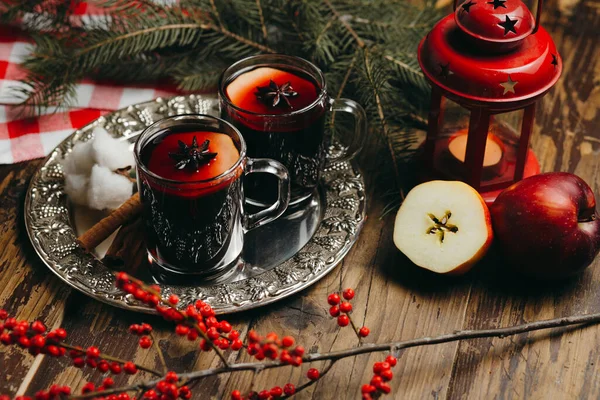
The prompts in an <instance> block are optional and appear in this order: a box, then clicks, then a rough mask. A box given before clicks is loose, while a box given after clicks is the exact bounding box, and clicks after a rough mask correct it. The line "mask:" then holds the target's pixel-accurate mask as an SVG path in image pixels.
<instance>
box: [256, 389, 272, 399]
mask: <svg viewBox="0 0 600 400" xmlns="http://www.w3.org/2000/svg"><path fill="white" fill-rule="evenodd" d="M269 397H271V393H269V391H268V390H262V391H261V392H260V393H258V398H259V399H260V400H268V399H269Z"/></svg>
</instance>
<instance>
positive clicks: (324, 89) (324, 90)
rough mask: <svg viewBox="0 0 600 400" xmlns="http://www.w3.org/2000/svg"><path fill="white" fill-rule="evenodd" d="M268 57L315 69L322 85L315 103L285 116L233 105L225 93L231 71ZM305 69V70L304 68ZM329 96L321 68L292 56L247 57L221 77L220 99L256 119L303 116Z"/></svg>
mask: <svg viewBox="0 0 600 400" xmlns="http://www.w3.org/2000/svg"><path fill="white" fill-rule="evenodd" d="M266 57H277V58H281V59H283V60H288V61H301V62H303V63H306V64H308V66H309V67H310V68H313V69H314V70H315V71H316V73H317V77H318V78H319V80H320V81H321V83H322V86H321V91H320V93H319V96H317V98H316V99H315V101H313V102H312V103H310V104H309V105H307V106H304V107H303V108H301V109H299V110H293V111H290V112H289V113H285V114H262V113H257V112H253V111H248V110H245V109H243V108H241V107H238V106H236V105H235V104H233V103H232V102H231V100H229V97H227V95H226V94H225V93H224V90H225V85H224V83H225V75H226V74H227V73H228V72H230V70H232V69H235V68H236V67H239V64H242V63H244V62H248V61H251V60H254V59H261V58H266ZM302 69H305V68H302ZM326 95H327V81H326V80H325V74H323V71H321V69H320V68H319V67H317V66H316V65H315V64H313V63H311V62H310V61H308V60H306V59H304V58H302V57H297V56H290V55H287V54H258V55H254V56H250V57H246V58H242V59H241V60H239V61H236V62H234V63H233V64H231V65H230V66H229V67H227V68H226V69H225V70H224V71H223V72H222V73H221V76H220V77H219V97H220V98H221V99H222V100H223V101H224V102H225V103H226V105H227V107H231V108H233V109H234V110H236V111H239V112H242V113H244V114H248V115H252V116H254V117H262V118H289V117H292V116H296V115H299V114H303V113H305V112H307V111H309V110H311V109H312V108H314V107H316V106H317V105H318V104H319V103H320V102H321V101H322V100H323V98H324V97H325V96H326Z"/></svg>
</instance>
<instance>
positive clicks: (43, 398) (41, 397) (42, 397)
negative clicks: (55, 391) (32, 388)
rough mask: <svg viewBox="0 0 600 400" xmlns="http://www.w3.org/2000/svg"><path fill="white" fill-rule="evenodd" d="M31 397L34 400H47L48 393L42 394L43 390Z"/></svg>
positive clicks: (48, 397)
mask: <svg viewBox="0 0 600 400" xmlns="http://www.w3.org/2000/svg"><path fill="white" fill-rule="evenodd" d="M7 397H8V396H7ZM33 397H34V398H35V400H49V399H50V394H49V393H48V392H44V391H43V390H40V391H39V392H36V393H35V395H34V396H33ZM1 398H2V396H0V399H1ZM8 400H10V397H9V398H8Z"/></svg>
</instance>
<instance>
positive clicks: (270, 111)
mask: <svg viewBox="0 0 600 400" xmlns="http://www.w3.org/2000/svg"><path fill="white" fill-rule="evenodd" d="M224 93H225V96H226V97H227V100H228V102H229V103H230V104H232V105H233V106H234V107H235V108H233V107H227V106H226V105H222V107H221V115H222V117H223V118H224V119H226V120H228V121H229V122H231V123H232V124H234V125H235V126H236V127H237V128H238V129H239V130H240V132H241V133H242V136H243V137H244V139H245V140H246V143H247V145H248V155H250V156H252V157H268V158H273V159H275V160H278V161H280V162H281V163H283V164H284V165H285V166H286V167H287V169H288V171H289V173H290V177H291V190H292V193H291V197H292V201H298V199H305V198H307V197H309V196H310V195H311V194H312V193H313V192H314V191H315V188H316V186H317V184H318V182H319V176H320V171H321V170H322V169H323V166H324V163H325V150H326V148H327V146H328V142H327V140H326V138H325V135H324V130H325V113H326V102H325V101H324V100H323V99H322V97H323V96H322V87H321V86H320V84H319V82H318V81H317V80H316V79H315V78H314V77H313V76H311V75H310V74H308V73H307V72H304V71H303V70H301V69H299V68H292V67H287V68H273V67H269V66H257V67H249V68H246V69H242V70H240V71H238V72H237V73H236V74H234V75H232V76H231V77H230V78H229V79H228V80H227V82H225V87H224ZM276 184H277V182H276V181H275V180H274V179H273V177H271V176H268V175H264V174H262V175H255V176H252V177H249V178H248V179H247V180H246V181H245V183H244V190H245V192H246V196H247V197H248V198H249V199H251V200H253V201H254V202H255V203H258V204H268V203H271V202H272V201H273V199H274V197H275V194H276V192H277V191H276Z"/></svg>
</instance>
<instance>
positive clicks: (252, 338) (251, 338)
mask: <svg viewBox="0 0 600 400" xmlns="http://www.w3.org/2000/svg"><path fill="white" fill-rule="evenodd" d="M248 340H249V341H250V342H259V341H260V336H258V333H256V331H250V332H248Z"/></svg>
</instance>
